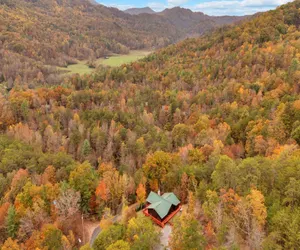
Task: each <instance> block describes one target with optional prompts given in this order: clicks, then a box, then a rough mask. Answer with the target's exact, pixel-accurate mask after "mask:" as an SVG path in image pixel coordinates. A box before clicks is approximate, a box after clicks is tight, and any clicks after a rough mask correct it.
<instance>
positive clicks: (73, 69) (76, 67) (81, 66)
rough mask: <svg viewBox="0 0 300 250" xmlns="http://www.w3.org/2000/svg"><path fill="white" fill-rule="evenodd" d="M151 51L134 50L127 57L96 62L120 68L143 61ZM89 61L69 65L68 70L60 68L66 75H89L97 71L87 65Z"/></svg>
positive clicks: (121, 56) (112, 57) (109, 58)
mask: <svg viewBox="0 0 300 250" xmlns="http://www.w3.org/2000/svg"><path fill="white" fill-rule="evenodd" d="M150 53H151V52H150V51H144V50H133V51H130V53H129V54H127V55H117V54H114V55H111V56H109V57H108V59H104V58H100V59H98V60H97V61H96V65H97V66H99V65H104V66H110V67H118V66H121V65H123V64H127V63H131V62H134V61H137V60H139V59H142V58H143V57H145V56H147V55H149V54H150ZM86 63H87V61H79V62H78V63H77V64H73V65H69V66H68V67H67V68H61V67H60V68H59V69H61V70H64V71H67V72H66V74H70V75H71V74H80V75H84V74H89V73H92V72H93V71H94V70H95V69H93V68H89V67H88V66H87V65H86Z"/></svg>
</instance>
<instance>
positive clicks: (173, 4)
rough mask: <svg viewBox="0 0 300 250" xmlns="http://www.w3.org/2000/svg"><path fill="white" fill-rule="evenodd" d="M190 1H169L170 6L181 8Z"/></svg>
mask: <svg viewBox="0 0 300 250" xmlns="http://www.w3.org/2000/svg"><path fill="white" fill-rule="evenodd" d="M187 2H188V0H168V5H169V6H179V5H181V4H184V3H187Z"/></svg>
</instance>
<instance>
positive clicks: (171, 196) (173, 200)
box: [162, 193, 180, 206]
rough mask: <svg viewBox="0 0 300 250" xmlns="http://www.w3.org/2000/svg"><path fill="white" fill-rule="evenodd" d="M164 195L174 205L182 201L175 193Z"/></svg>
mask: <svg viewBox="0 0 300 250" xmlns="http://www.w3.org/2000/svg"><path fill="white" fill-rule="evenodd" d="M162 197H163V198H164V199H165V200H167V201H168V202H171V203H172V204H173V205H174V206H177V205H178V204H179V203H180V200H178V198H177V197H176V195H175V194H174V193H164V194H163V195H162Z"/></svg>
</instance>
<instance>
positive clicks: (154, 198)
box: [147, 191, 161, 204]
mask: <svg viewBox="0 0 300 250" xmlns="http://www.w3.org/2000/svg"><path fill="white" fill-rule="evenodd" d="M158 201H161V197H160V196H159V195H158V194H157V193H154V192H152V191H151V192H150V194H149V195H148V198H147V202H149V203H151V204H152V203H155V202H158Z"/></svg>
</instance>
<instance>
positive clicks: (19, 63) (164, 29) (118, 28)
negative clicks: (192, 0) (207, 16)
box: [0, 0, 219, 85]
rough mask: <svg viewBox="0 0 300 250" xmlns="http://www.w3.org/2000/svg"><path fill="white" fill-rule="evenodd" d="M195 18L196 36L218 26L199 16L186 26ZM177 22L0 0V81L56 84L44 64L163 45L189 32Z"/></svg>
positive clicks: (65, 3) (82, 0)
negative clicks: (43, 81) (44, 81)
mask: <svg viewBox="0 0 300 250" xmlns="http://www.w3.org/2000/svg"><path fill="white" fill-rule="evenodd" d="M197 22H200V23H199V25H198V28H197V30H194V31H195V32H194V33H196V34H198V35H199V34H202V33H203V32H204V31H207V30H210V29H213V28H215V27H216V26H218V25H219V24H217V23H215V22H214V21H211V20H209V21H205V20H204V19H203V20H200V19H198V20H195V21H194V22H193V23H192V22H189V24H188V25H193V26H194V25H196V23H197ZM177 25H178V23H176V22H173V21H172V20H171V19H169V18H166V17H165V16H163V15H148V14H141V15H129V14H125V13H124V12H122V11H119V10H117V9H115V8H107V7H105V6H102V5H95V4H92V3H91V2H90V1H89V0H74V1H71V0H38V1H33V0H32V1H31V0H26V1H23V0H10V1H7V0H2V1H1V2H0V41H1V42H0V54H1V57H3V60H1V62H0V82H2V81H3V80H4V81H5V82H9V84H8V85H12V84H11V83H14V82H15V81H16V79H17V84H19V83H22V82H24V83H29V82H31V83H34V82H41V80H42V79H46V81H47V82H48V83H58V82H59V78H57V74H56V69H55V68H53V67H52V68H51V67H44V66H45V65H54V66H61V67H63V66H66V65H68V64H71V63H74V62H76V60H83V59H94V58H99V57H102V56H105V55H107V54H110V53H121V54H126V53H128V51H129V50H132V49H145V48H147V49H149V48H151V49H153V48H159V47H164V46H166V45H168V44H171V43H173V42H176V41H178V40H180V39H182V38H184V37H186V36H187V35H188V33H189V32H190V31H189V29H188V28H183V26H182V25H178V26H177ZM188 25H187V26H188ZM8 68H9V69H8ZM17 72H18V73H17Z"/></svg>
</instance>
